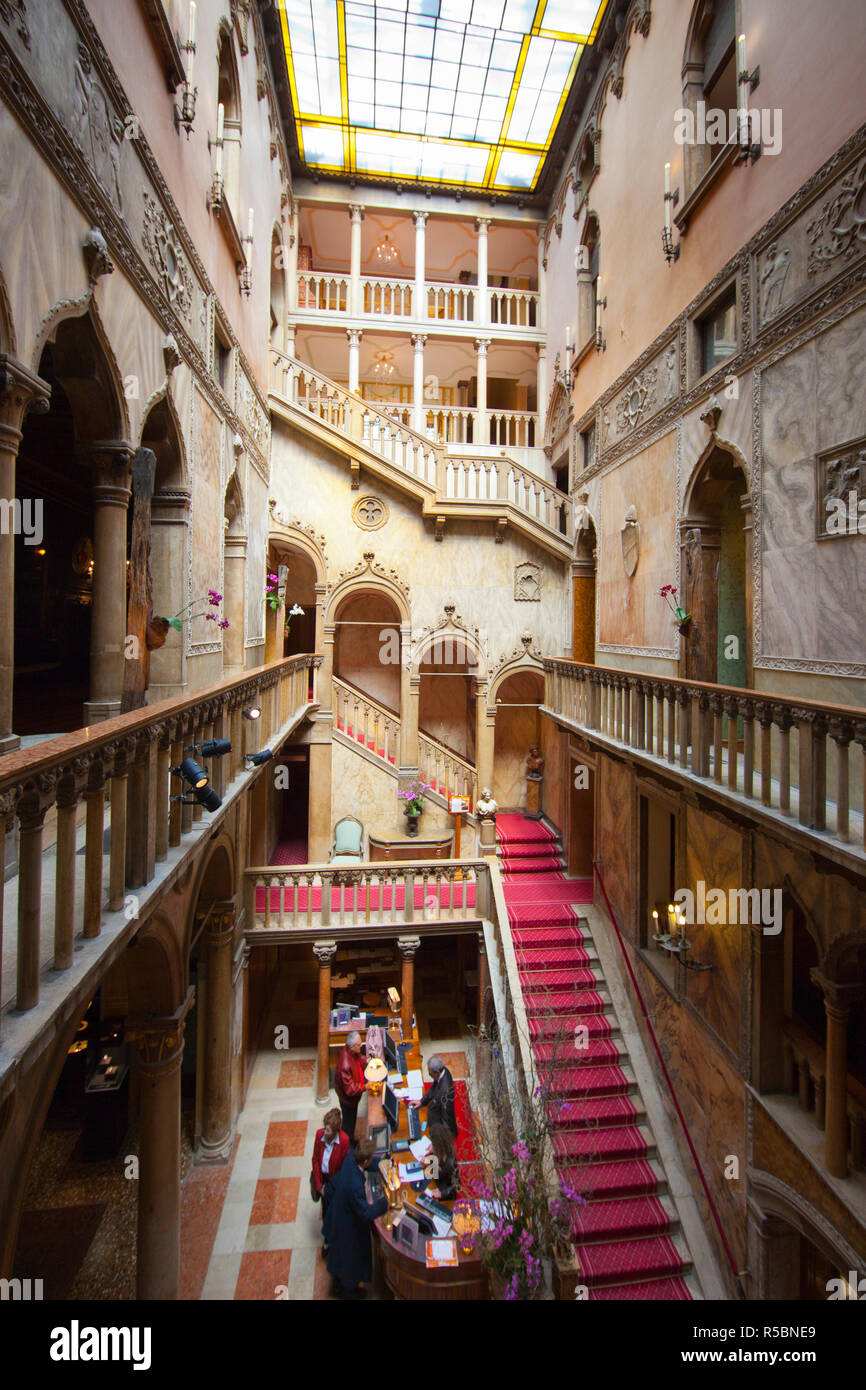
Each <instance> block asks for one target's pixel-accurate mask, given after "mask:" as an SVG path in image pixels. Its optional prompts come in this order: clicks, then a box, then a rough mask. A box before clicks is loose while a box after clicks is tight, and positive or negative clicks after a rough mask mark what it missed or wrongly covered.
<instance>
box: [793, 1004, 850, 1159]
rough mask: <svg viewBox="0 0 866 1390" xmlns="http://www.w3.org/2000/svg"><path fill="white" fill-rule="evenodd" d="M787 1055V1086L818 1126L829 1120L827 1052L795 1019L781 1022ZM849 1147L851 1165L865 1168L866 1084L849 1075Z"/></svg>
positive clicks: (820, 1126)
mask: <svg viewBox="0 0 866 1390" xmlns="http://www.w3.org/2000/svg"><path fill="white" fill-rule="evenodd" d="M782 1033H783V1039H782V1051H783V1055H784V1058H785V1090H786V1091H787V1092H788V1094H789V1095H796V1096H797V1099H798V1102H799V1105H800V1109H801V1110H802V1111H804V1112H805V1113H806V1114H813V1115H814V1117H815V1123H816V1125H817V1126H818V1128H819V1129H823V1128H824V1126H825V1123H826V1105H827V1054H826V1052H825V1050H824V1048H823V1047H821V1045H820V1044H819V1043H818V1042H816V1041H815V1039H814V1038H813V1037H812V1036H811V1034H810V1033H809V1032H808V1031H807V1030H806V1029H805V1028H803V1027H801V1026H800V1025H799V1024H797V1023H795V1022H794V1020H793V1019H785V1022H784V1023H783V1025H782ZM845 1109H846V1114H847V1119H848V1151H849V1153H850V1156H851V1167H852V1168H854V1169H855V1170H857V1171H858V1172H861V1173H862V1172H863V1171H864V1170H866V1143H864V1141H866V1086H861V1084H860V1082H859V1081H858V1080H857V1079H856V1077H854V1076H852V1075H851V1074H850V1073H849V1074H848V1076H847V1103H846V1107H845Z"/></svg>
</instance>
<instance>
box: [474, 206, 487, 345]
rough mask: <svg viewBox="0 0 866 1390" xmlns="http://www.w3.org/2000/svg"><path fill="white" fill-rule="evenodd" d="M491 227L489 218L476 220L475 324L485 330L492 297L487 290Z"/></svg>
mask: <svg viewBox="0 0 866 1390" xmlns="http://www.w3.org/2000/svg"><path fill="white" fill-rule="evenodd" d="M489 226H490V218H489V217H478V218H476V221H475V230H476V232H477V233H478V295H477V299H478V308H477V310H476V314H475V322H476V323H477V324H479V325H480V326H481V327H485V328H486V326H487V324H488V323H489V322H490V295H489V293H488V289H487V231H488V228H489Z"/></svg>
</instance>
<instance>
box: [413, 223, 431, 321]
mask: <svg viewBox="0 0 866 1390" xmlns="http://www.w3.org/2000/svg"><path fill="white" fill-rule="evenodd" d="M412 216H413V217H414V218H415V289H414V296H415V298H414V302H413V304H412V317H413V319H416V320H419V319H420V320H422V321H423V320H424V319H426V317H427V291H426V288H425V283H426V276H427V271H426V256H427V231H426V228H427V218H428V216H429V213H426V212H413V214H412Z"/></svg>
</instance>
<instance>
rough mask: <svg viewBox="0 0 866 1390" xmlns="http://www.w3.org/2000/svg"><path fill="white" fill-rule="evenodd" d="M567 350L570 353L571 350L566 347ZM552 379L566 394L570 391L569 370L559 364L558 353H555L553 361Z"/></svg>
mask: <svg viewBox="0 0 866 1390" xmlns="http://www.w3.org/2000/svg"><path fill="white" fill-rule="evenodd" d="M568 351H569V355H570V351H571V350H570V349H568ZM553 380H554V382H555V383H556V384H557V385H559V386H561V387H562V389H563V391H565V392H566V394H568V393H569V392H570V391H571V371H570V370H566V369H565V368H563V367H562V366H561V359H560V356H559V353H557V354H556V359H555V361H554V363H553Z"/></svg>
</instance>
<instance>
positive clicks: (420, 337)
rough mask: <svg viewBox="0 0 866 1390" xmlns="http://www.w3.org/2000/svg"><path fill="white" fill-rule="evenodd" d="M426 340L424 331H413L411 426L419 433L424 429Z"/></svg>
mask: <svg viewBox="0 0 866 1390" xmlns="http://www.w3.org/2000/svg"><path fill="white" fill-rule="evenodd" d="M426 341H427V335H426V333H413V334H412V346H413V347H414V349H415V371H414V376H413V386H412V402H413V410H412V428H413V429H415V430H418V431H419V432H420V433H423V431H424V415H425V411H424V344H425V343H426Z"/></svg>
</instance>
